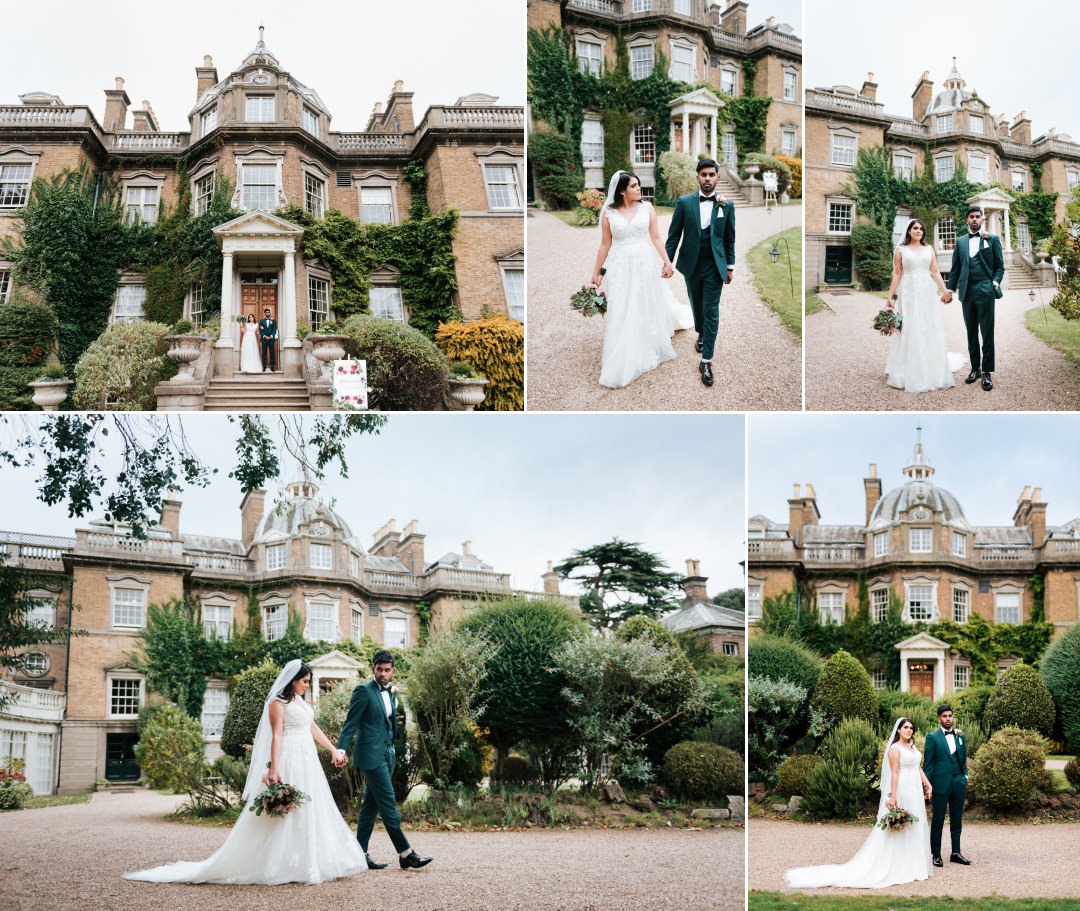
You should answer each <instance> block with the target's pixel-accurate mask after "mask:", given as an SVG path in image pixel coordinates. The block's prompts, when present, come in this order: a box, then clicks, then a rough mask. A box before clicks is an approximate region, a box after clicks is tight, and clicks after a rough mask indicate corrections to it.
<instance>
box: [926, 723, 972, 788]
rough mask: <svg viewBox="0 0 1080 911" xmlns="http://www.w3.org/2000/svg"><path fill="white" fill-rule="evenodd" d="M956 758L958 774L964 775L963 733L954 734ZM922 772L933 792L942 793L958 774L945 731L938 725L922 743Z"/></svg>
mask: <svg viewBox="0 0 1080 911" xmlns="http://www.w3.org/2000/svg"><path fill="white" fill-rule="evenodd" d="M956 758H957V759H958V760H959V765H960V769H959V774H961V775H964V776H966V775H967V773H968V769H967V743H966V742H965V741H964V735H963V734H957V735H956ZM922 767H923V774H924V775H926V777H927V778H928V779H929V781H930V787H932V788H933V789H934V793H935V794H938V793H941V794H944V793H946V792H947V791H948V790H949V787H950V785H951V784H952V780H953V777H954V776H955V775H957V774H958V772H957V763H956V761H954V760H953V757H952V753H950V752H949V742H948V741H947V740H946V739H945V733H944V731H942V730H941V728H940V727H938V728H937V729H936V730H934V731H932V732H931V733H929V734H927V735H926V742H925V743H924V744H923V763H922Z"/></svg>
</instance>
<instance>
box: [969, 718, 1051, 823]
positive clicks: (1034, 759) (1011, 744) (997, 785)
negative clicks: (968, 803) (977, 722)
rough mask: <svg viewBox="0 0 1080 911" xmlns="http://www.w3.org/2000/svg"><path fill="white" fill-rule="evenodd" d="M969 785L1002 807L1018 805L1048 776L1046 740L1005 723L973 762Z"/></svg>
mask: <svg viewBox="0 0 1080 911" xmlns="http://www.w3.org/2000/svg"><path fill="white" fill-rule="evenodd" d="M970 769H971V781H970V783H969V786H970V788H971V789H972V790H973V791H974V792H975V794H976V795H978V796H979V797H980V798H981V799H982V800H983V801H984V802H985V803H987V804H989V805H990V806H992V807H997V808H999V809H1007V808H1009V807H1016V806H1019V805H1020V804H1022V803H1024V802H1025V801H1027V800H1028V799H1030V798H1031V797H1033V796H1034V795H1035V791H1036V790H1037V789H1038V788H1039V786H1040V785H1041V784H1043V783H1044V781H1045V779H1046V745H1045V741H1044V740H1043V739H1042V738H1041V737H1040V736H1039V735H1038V734H1035V733H1033V732H1032V731H1025V730H1021V729H1020V728H1017V727H1011V726H1010V727H1004V728H1002V729H1001V730H999V731H998V732H997V733H996V734H994V736H993V737H991V738H990V739H989V740H988V741H987V742H986V743H985V744H984V745H983V747H982V749H981V750H979V756H978V758H977V759H975V760H973V761H972V762H971V763H970Z"/></svg>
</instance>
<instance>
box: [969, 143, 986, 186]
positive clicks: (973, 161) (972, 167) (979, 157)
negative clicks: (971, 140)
mask: <svg viewBox="0 0 1080 911" xmlns="http://www.w3.org/2000/svg"><path fill="white" fill-rule="evenodd" d="M976 165H977V166H978V171H976ZM976 174H979V175H981V176H982V179H976V176H975V175H976ZM967 177H968V180H969V181H970V182H971V183H978V184H986V183H990V156H989V155H987V154H985V153H984V152H974V151H972V152H968V173H967Z"/></svg>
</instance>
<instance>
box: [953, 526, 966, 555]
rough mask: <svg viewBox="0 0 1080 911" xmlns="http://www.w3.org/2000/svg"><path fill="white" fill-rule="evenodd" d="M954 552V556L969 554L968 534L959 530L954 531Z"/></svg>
mask: <svg viewBox="0 0 1080 911" xmlns="http://www.w3.org/2000/svg"><path fill="white" fill-rule="evenodd" d="M952 552H953V556H954V557H966V556H967V535H964V534H961V533H960V532H958V531H954V532H953V533H952Z"/></svg>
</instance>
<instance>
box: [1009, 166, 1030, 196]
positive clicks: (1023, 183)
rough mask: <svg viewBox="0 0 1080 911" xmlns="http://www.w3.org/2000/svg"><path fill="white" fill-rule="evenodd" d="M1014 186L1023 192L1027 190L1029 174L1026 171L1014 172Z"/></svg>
mask: <svg viewBox="0 0 1080 911" xmlns="http://www.w3.org/2000/svg"><path fill="white" fill-rule="evenodd" d="M1012 188H1013V189H1014V190H1019V191H1020V192H1021V193H1023V192H1024V191H1025V190H1027V174H1026V173H1025V172H1024V171H1013V172H1012Z"/></svg>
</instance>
